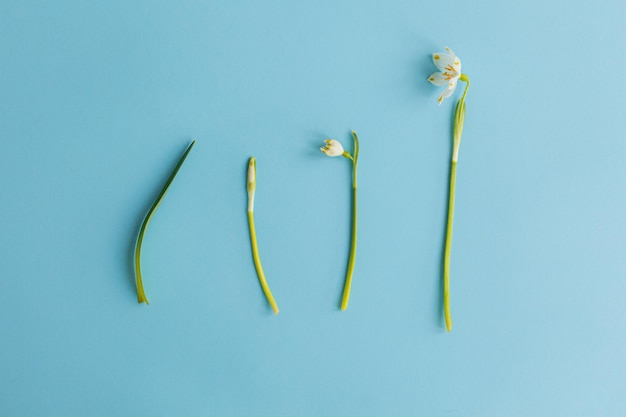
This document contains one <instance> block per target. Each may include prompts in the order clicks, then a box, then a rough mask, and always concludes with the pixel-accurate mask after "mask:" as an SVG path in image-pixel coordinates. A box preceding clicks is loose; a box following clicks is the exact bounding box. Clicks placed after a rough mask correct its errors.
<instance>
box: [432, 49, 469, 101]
mask: <svg viewBox="0 0 626 417" xmlns="http://www.w3.org/2000/svg"><path fill="white" fill-rule="evenodd" d="M445 49H446V52H437V53H435V54H433V62H434V63H435V66H436V67H437V69H438V70H439V71H438V72H433V73H432V74H430V77H428V81H430V82H431V83H432V84H433V85H436V86H438V87H441V86H444V85H445V86H446V89H445V90H443V93H441V95H440V96H439V97H438V98H437V102H438V103H439V104H441V103H442V102H443V100H444V99H446V98H448V97H450V96H451V95H452V93H454V90H455V89H456V84H457V81H458V80H459V78H461V60H460V59H459V57H458V56H456V55H454V52H452V49H450V48H448V47H447V46H446V48H445Z"/></svg>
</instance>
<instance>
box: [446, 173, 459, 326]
mask: <svg viewBox="0 0 626 417" xmlns="http://www.w3.org/2000/svg"><path fill="white" fill-rule="evenodd" d="M455 189H456V161H452V165H451V166H450V197H449V200H448V227H447V231H446V248H445V252H444V257H443V259H444V260H443V311H444V313H445V317H446V330H447V331H451V330H452V315H451V314H450V251H451V249H452V224H453V223H454V194H455Z"/></svg>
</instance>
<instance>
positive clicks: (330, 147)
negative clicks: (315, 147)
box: [320, 139, 343, 156]
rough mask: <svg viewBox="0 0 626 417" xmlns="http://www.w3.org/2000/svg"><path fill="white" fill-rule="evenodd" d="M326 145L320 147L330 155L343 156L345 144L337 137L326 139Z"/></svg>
mask: <svg viewBox="0 0 626 417" xmlns="http://www.w3.org/2000/svg"><path fill="white" fill-rule="evenodd" d="M324 143H326V145H324V147H323V148H320V150H321V151H322V152H324V153H325V154H326V155H328V156H341V155H343V146H342V145H341V143H340V142H339V141H338V140H335V139H326V140H325V141H324Z"/></svg>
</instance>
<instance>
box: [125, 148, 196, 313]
mask: <svg viewBox="0 0 626 417" xmlns="http://www.w3.org/2000/svg"><path fill="white" fill-rule="evenodd" d="M195 144H196V141H195V140H194V141H193V142H191V144H190V145H189V146H188V147H187V150H186V151H185V153H184V154H183V156H182V157H181V158H180V160H179V161H178V164H176V167H175V168H174V171H172V173H171V174H170V176H169V178H168V179H167V182H166V183H165V186H164V187H163V189H162V190H161V192H160V193H159V195H158V197H157V198H156V200H155V201H154V203H153V204H152V207H150V210H148V213H147V214H146V217H145V218H144V219H143V223H142V224H141V228H140V229H139V236H137V243H136V245H135V277H136V283H137V301H138V302H139V303H140V304H141V303H146V304H150V303H149V302H148V298H147V297H146V293H145V292H144V288H143V280H142V278H141V247H142V245H143V238H144V235H145V233H146V230H147V229H148V224H149V223H150V220H152V216H153V215H154V213H155V212H156V210H157V209H158V208H159V206H160V205H161V202H162V201H163V198H164V197H165V194H167V190H169V188H170V185H172V182H174V178H176V174H178V170H179V169H180V167H182V166H183V163H184V162H185V159H186V158H187V155H189V152H190V151H191V148H193V146H194V145H195Z"/></svg>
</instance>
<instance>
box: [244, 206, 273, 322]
mask: <svg viewBox="0 0 626 417" xmlns="http://www.w3.org/2000/svg"><path fill="white" fill-rule="evenodd" d="M248 224H249V225H250V242H251V243H252V257H253V258H254V266H255V267H256V272H257V275H258V276H259V282H260V283H261V288H262V289H263V292H264V293H265V297H266V298H267V301H268V303H269V304H270V306H271V307H272V310H274V314H278V305H277V304H276V301H275V300H274V296H273V295H272V291H270V287H269V285H268V284H267V280H266V279H265V273H264V272H263V266H262V265H261V257H260V256H259V247H258V244H257V241H256V228H255V227H254V212H251V211H249V212H248Z"/></svg>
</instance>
